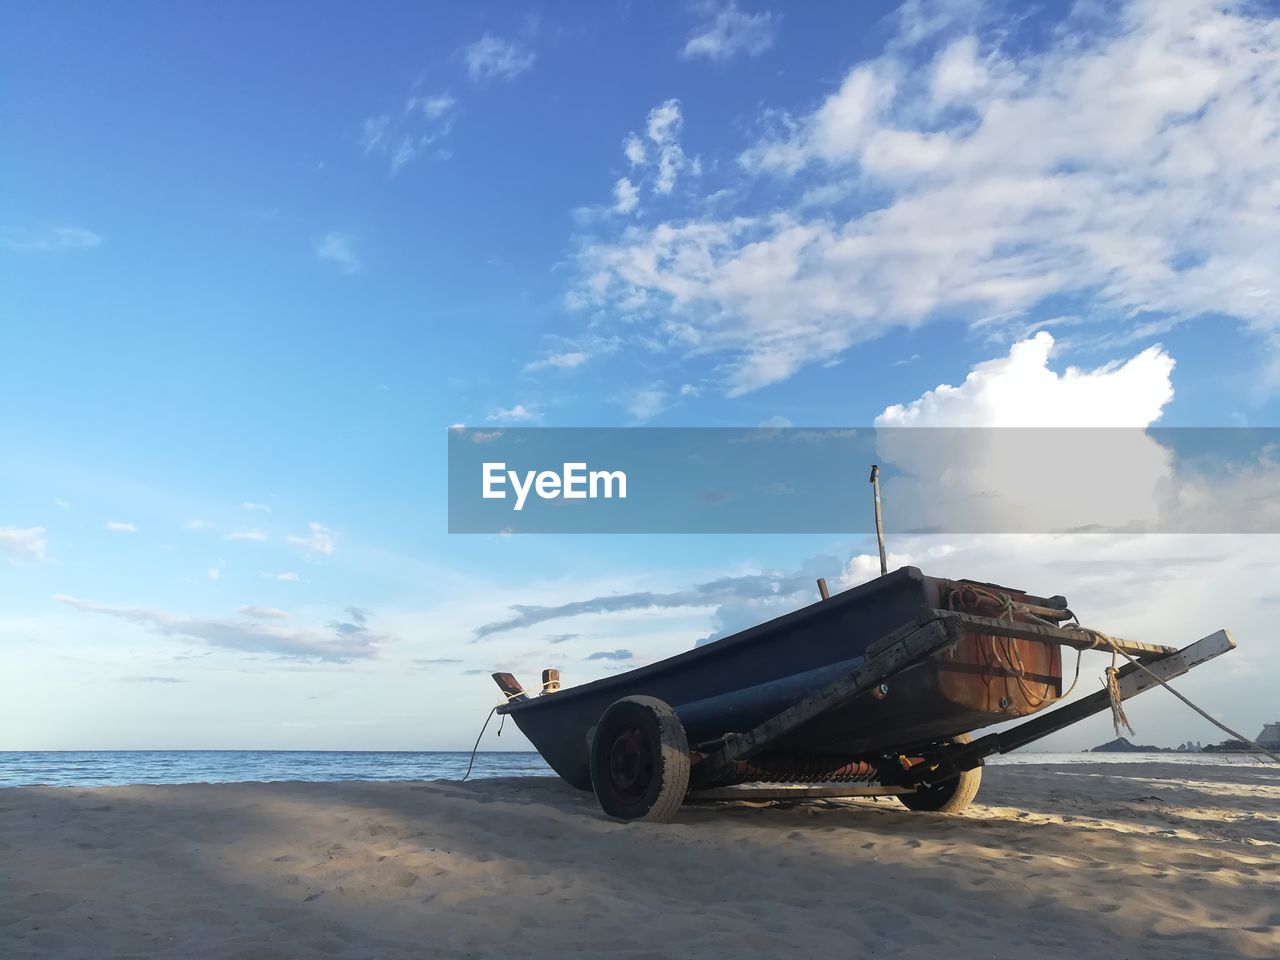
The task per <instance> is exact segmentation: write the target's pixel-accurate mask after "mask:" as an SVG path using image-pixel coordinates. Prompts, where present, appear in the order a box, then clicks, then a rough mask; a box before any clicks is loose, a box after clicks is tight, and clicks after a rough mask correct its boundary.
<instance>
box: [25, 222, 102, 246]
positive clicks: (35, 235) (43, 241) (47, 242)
mask: <svg viewBox="0 0 1280 960" xmlns="http://www.w3.org/2000/svg"><path fill="white" fill-rule="evenodd" d="M101 243H102V238H101V237H100V236H98V235H97V234H96V233H94V232H93V231H92V230H86V229H85V228H84V227H73V226H55V225H52V224H40V225H37V226H28V227H0V246H4V247H8V248H9V249H10V250H28V251H38V252H56V251H60V250H85V249H89V248H91V247H96V246H98V245H99V244H101Z"/></svg>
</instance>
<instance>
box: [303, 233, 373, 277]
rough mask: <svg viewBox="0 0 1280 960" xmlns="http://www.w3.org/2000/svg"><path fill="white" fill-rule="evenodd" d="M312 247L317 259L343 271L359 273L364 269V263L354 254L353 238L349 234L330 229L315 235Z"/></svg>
mask: <svg viewBox="0 0 1280 960" xmlns="http://www.w3.org/2000/svg"><path fill="white" fill-rule="evenodd" d="M313 247H314V249H315V252H316V256H317V257H318V258H319V259H321V260H324V261H325V262H327V263H332V264H334V265H335V266H336V267H337V268H338V269H339V270H341V271H342V272H343V273H347V274H351V273H359V272H360V271H361V270H363V269H364V263H363V262H361V260H360V257H359V256H358V255H357V254H356V246H355V238H354V237H352V236H351V235H350V234H347V233H339V232H337V231H330V232H329V233H326V234H325V235H324V236H322V237H317V238H316V240H315V241H314V243H313Z"/></svg>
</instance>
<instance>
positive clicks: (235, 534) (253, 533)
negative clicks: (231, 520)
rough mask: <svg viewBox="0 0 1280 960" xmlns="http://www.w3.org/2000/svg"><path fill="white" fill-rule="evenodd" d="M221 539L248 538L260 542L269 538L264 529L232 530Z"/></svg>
mask: <svg viewBox="0 0 1280 960" xmlns="http://www.w3.org/2000/svg"><path fill="white" fill-rule="evenodd" d="M222 539H223V540H233V541H234V540H250V541H253V542H256V543H262V542H263V541H265V540H268V539H270V538H269V536H268V535H267V533H266V531H264V530H233V531H232V532H231V533H228V534H227V535H226V536H225V537H223V538H222Z"/></svg>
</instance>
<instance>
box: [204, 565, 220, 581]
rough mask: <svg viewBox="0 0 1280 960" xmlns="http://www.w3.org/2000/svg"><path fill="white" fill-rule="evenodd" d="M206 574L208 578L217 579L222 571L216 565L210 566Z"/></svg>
mask: <svg viewBox="0 0 1280 960" xmlns="http://www.w3.org/2000/svg"><path fill="white" fill-rule="evenodd" d="M207 576H208V578H209V579H210V580H217V579H219V578H220V577H221V576H222V571H221V570H220V569H219V568H217V567H210V568H209V572H208V574H207Z"/></svg>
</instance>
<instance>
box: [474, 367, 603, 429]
mask: <svg viewBox="0 0 1280 960" xmlns="http://www.w3.org/2000/svg"><path fill="white" fill-rule="evenodd" d="M589 359H590V355H589V354H588V353H586V352H585V351H583V350H567V351H565V352H564V353H553V354H550V355H549V356H546V357H543V358H542V359H541V360H534V361H533V362H532V363H527V364H525V369H526V370H529V371H534V370H572V369H574V368H575V367H580V366H582V365H583V364H584V363H586V362H587V360H589ZM456 426H458V427H460V428H462V429H466V428H465V426H464V425H463V424H456ZM449 429H450V430H452V429H453V427H450V428H449Z"/></svg>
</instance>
